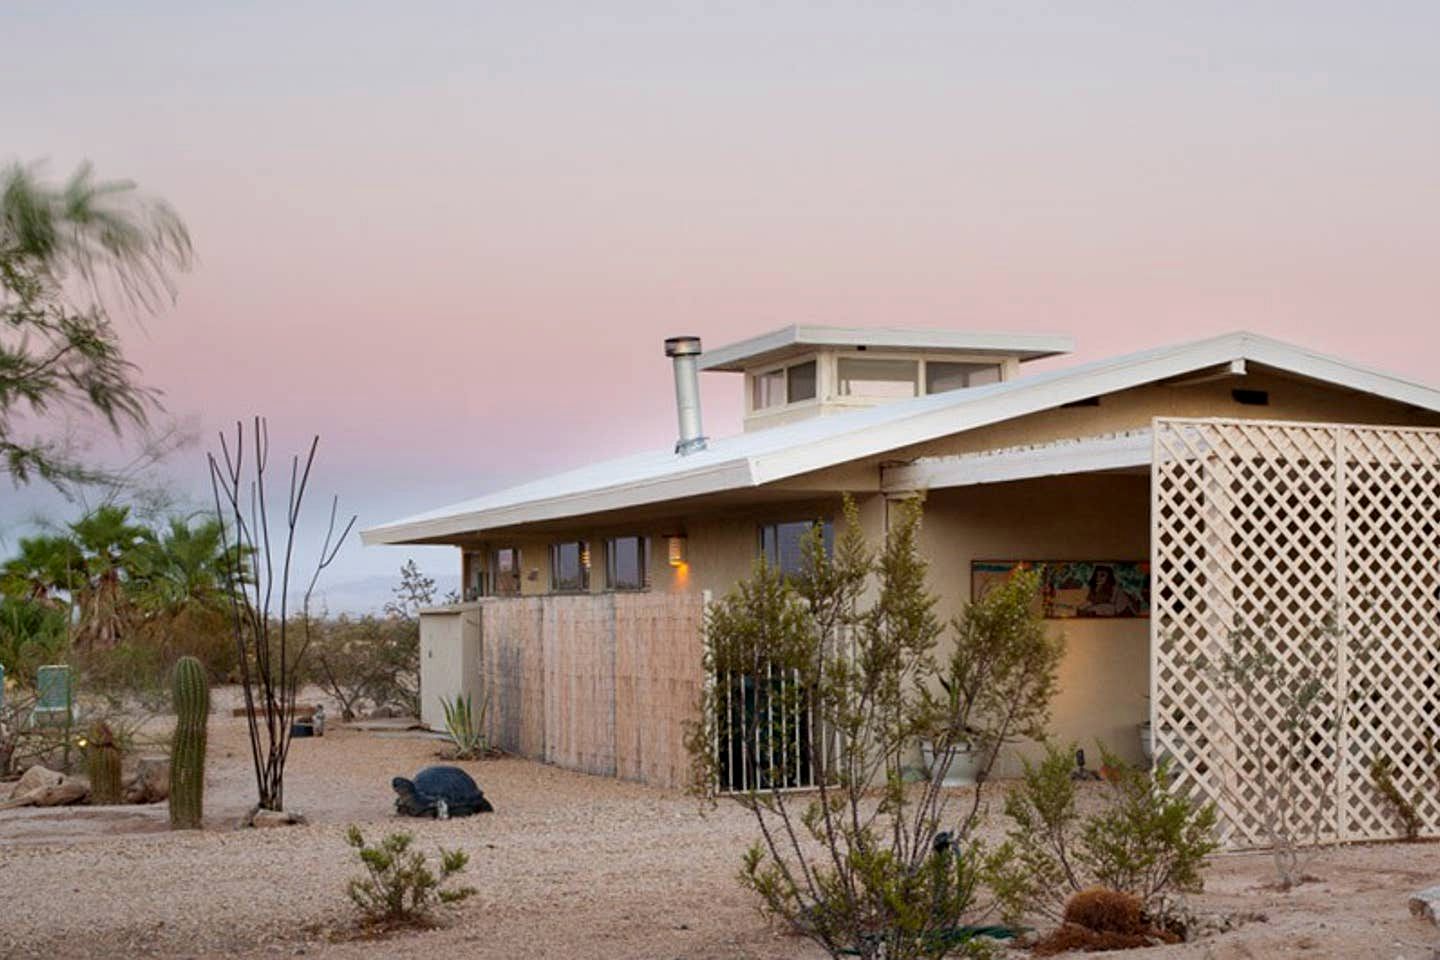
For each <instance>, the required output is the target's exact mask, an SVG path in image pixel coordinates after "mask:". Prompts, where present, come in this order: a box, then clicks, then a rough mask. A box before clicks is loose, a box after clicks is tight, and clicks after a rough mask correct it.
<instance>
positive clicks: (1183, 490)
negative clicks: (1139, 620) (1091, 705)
mask: <svg viewBox="0 0 1440 960" xmlns="http://www.w3.org/2000/svg"><path fill="white" fill-rule="evenodd" d="M1151 497H1152V503H1151V536H1152V549H1151V558H1152V569H1153V577H1154V583H1153V585H1152V602H1153V613H1152V620H1151V644H1150V648H1151V669H1150V684H1151V702H1150V709H1151V722H1152V725H1153V729H1154V737H1155V746H1156V750H1157V752H1159V753H1161V754H1163V755H1167V756H1169V757H1170V758H1171V762H1172V772H1173V774H1174V777H1175V782H1174V787H1175V789H1177V790H1182V791H1185V792H1188V793H1190V794H1191V795H1193V796H1197V797H1199V798H1203V799H1206V800H1210V801H1213V802H1214V803H1215V804H1216V805H1217V807H1218V808H1219V810H1220V812H1221V814H1222V817H1223V820H1224V824H1225V830H1226V837H1225V839H1226V842H1227V844H1228V845H1229V846H1231V847H1250V846H1261V845H1264V844H1265V843H1266V840H1265V837H1266V832H1267V831H1266V826H1265V823H1264V818H1265V816H1266V815H1267V812H1268V815H1270V816H1272V817H1273V816H1275V815H1276V812H1275V802H1274V801H1275V783H1276V780H1277V777H1280V776H1289V777H1292V778H1294V780H1293V782H1294V784H1295V789H1293V790H1291V791H1288V793H1289V794H1291V799H1293V801H1294V806H1293V808H1292V809H1289V810H1287V811H1283V813H1284V814H1285V815H1287V816H1290V817H1293V818H1295V820H1296V822H1303V823H1304V824H1306V825H1308V826H1309V827H1310V828H1312V829H1314V831H1315V833H1316V834H1317V835H1318V837H1319V838H1320V839H1322V840H1370V839H1384V838H1391V837H1394V836H1396V834H1397V829H1398V828H1397V818H1396V815H1395V811H1394V809H1393V806H1392V805H1391V804H1390V803H1389V801H1387V800H1386V799H1385V798H1384V797H1383V796H1382V795H1381V793H1380V792H1379V791H1378V790H1377V789H1376V785H1375V780H1374V777H1373V775H1372V770H1373V766H1374V764H1375V763H1376V762H1383V763H1384V764H1386V765H1388V769H1389V772H1390V776H1391V778H1392V780H1393V782H1394V784H1395V786H1396V787H1397V788H1398V789H1399V790H1400V791H1401V793H1402V794H1403V795H1404V796H1405V797H1407V798H1409V799H1410V800H1411V801H1412V802H1413V803H1414V804H1415V807H1416V811H1417V813H1418V815H1419V818H1420V823H1421V834H1422V835H1425V836H1437V835H1440V763H1437V760H1436V754H1435V750H1436V734H1437V732H1440V431H1437V430H1432V429H1416V428H1404V427H1369V426H1353V425H1345V424H1309V423H1283V422H1268V421H1253V420H1182V419H1159V420H1156V421H1155V424H1154V455H1153V458H1152V463H1151ZM1237 636H1242V637H1245V638H1248V639H1247V640H1246V642H1247V643H1249V644H1253V645H1254V648H1257V649H1263V651H1264V652H1265V655H1266V656H1267V657H1269V658H1270V660H1269V662H1270V664H1271V666H1272V667H1273V671H1272V673H1271V676H1272V677H1279V678H1280V681H1279V682H1270V683H1266V684H1261V685H1260V686H1259V687H1258V688H1255V689H1253V690H1251V691H1250V692H1249V694H1248V695H1246V696H1239V695H1237V693H1236V692H1235V688H1234V687H1233V685H1226V684H1223V683H1219V682H1217V680H1216V676H1215V674H1214V672H1213V669H1207V667H1206V664H1207V663H1208V664H1210V665H1213V664H1214V663H1215V662H1217V659H1218V658H1220V657H1221V656H1222V655H1223V654H1224V652H1225V651H1226V649H1227V648H1229V645H1230V644H1231V643H1232V641H1233V640H1234V639H1235V638H1236V637H1237ZM1292 682H1293V683H1295V684H1299V683H1302V682H1314V683H1315V684H1316V686H1317V689H1318V690H1319V691H1320V696H1318V697H1317V698H1316V700H1315V702H1314V703H1313V705H1312V706H1310V707H1309V708H1308V710H1307V711H1305V712H1304V715H1303V716H1301V720H1302V722H1301V723H1300V724H1298V725H1297V724H1295V723H1294V717H1295V711H1294V710H1293V709H1292V710H1290V711H1289V713H1287V707H1286V691H1287V689H1293V687H1287V684H1291V683H1292ZM1287 718H1288V719H1287ZM1267 794H1268V795H1269V797H1268V799H1269V801H1270V802H1268V803H1267V802H1266V800H1267V796H1266V795H1267ZM1306 835H1308V831H1307V834H1306Z"/></svg>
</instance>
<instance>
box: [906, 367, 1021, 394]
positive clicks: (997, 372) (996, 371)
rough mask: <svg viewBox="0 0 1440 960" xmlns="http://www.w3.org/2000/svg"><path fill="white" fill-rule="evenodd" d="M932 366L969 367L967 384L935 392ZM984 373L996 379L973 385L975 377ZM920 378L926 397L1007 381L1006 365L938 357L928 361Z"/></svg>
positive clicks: (966, 376) (966, 375)
mask: <svg viewBox="0 0 1440 960" xmlns="http://www.w3.org/2000/svg"><path fill="white" fill-rule="evenodd" d="M932 366H954V367H969V368H970V369H968V370H967V371H965V383H964V384H963V385H962V386H958V387H950V388H949V389H948V390H933V389H931V387H930V379H931V378H930V368H931V367H932ZM982 372H985V373H988V374H993V375H994V377H995V379H993V380H987V381H986V382H985V383H972V382H971V380H972V379H973V378H974V376H975V375H976V374H978V373H982ZM920 377H921V379H922V381H923V382H922V383H921V386H922V387H923V388H924V390H925V393H924V395H925V396H927V397H929V396H933V395H935V394H937V393H954V392H955V391H956V390H970V389H972V388H974V387H988V386H990V385H991V384H995V383H1000V382H1001V381H1003V380H1004V379H1005V364H1003V363H1000V362H995V363H990V362H986V361H979V360H960V359H955V360H951V359H948V358H947V359H940V358H938V357H937V358H934V359H926V361H925V365H924V368H923V369H922V370H921V371H920Z"/></svg>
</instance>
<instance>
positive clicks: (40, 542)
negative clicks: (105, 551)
mask: <svg viewBox="0 0 1440 960" xmlns="http://www.w3.org/2000/svg"><path fill="white" fill-rule="evenodd" d="M84 559H85V558H84V556H83V555H82V554H81V552H80V548H79V547H78V546H77V545H76V544H75V542H74V541H73V540H71V539H70V538H68V537H63V536H55V535H45V536H39V537H21V538H20V552H19V553H17V554H16V555H15V556H13V557H11V558H10V559H9V560H7V561H5V564H4V566H3V567H0V591H3V592H4V593H7V594H9V595H11V596H13V597H17V598H25V599H28V600H31V601H34V602H35V603H38V604H40V605H41V606H56V605H58V604H59V600H58V598H57V596H56V594H57V593H61V592H64V593H66V594H69V593H70V592H71V591H72V589H73V588H74V587H75V586H76V585H77V584H78V583H80V582H82V581H83V578H84Z"/></svg>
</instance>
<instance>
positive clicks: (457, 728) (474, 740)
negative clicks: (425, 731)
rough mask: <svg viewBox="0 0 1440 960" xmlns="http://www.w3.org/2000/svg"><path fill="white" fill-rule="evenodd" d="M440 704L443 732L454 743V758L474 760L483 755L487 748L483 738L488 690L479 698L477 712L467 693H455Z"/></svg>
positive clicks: (487, 710) (488, 710) (488, 703)
mask: <svg viewBox="0 0 1440 960" xmlns="http://www.w3.org/2000/svg"><path fill="white" fill-rule="evenodd" d="M440 705H441V706H442V707H443V708H444V709H445V732H446V734H448V735H449V737H450V742H451V743H452V744H454V745H455V759H456V760H474V759H475V758H476V757H480V756H483V755H484V754H485V752H486V751H487V750H488V749H489V743H488V742H487V741H486V739H485V716H486V714H488V713H489V712H490V693H489V691H488V690H487V691H486V693H485V696H484V697H482V698H481V700H480V710H479V712H478V713H477V712H476V711H475V708H474V705H473V704H472V702H471V698H470V694H468V693H467V694H464V695H459V694H457V695H456V697H455V699H454V700H453V701H452V700H442V701H441V702H440Z"/></svg>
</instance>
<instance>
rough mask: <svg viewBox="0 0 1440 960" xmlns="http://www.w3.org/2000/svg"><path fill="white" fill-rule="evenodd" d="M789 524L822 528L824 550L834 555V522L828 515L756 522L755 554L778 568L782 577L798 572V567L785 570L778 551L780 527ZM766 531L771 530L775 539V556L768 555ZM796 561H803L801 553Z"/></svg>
mask: <svg viewBox="0 0 1440 960" xmlns="http://www.w3.org/2000/svg"><path fill="white" fill-rule="evenodd" d="M789 526H806V527H820V528H821V529H822V531H823V532H822V534H821V535H822V536H823V538H824V543H825V552H826V553H827V554H829V555H830V556H834V554H835V523H834V521H833V520H831V519H830V518H829V517H810V518H806V519H802V520H776V521H770V522H766V523H760V524H757V525H756V528H755V534H756V536H755V541H756V543H755V546H756V552H757V554H758V555H759V556H761V557H763V558H764V559H765V563H766V564H767V565H768V566H770V567H772V568H773V569H775V570H778V571H779V572H780V575H781V576H782V577H785V578H789V577H793V576H795V575H796V574H797V573H798V572H799V568H797V569H795V570H786V569H785V564H784V559H785V558H784V557H783V556H782V555H781V551H780V544H781V540H780V528H781V527H789ZM767 531H773V536H774V540H775V556H774V557H773V558H772V557H771V556H770V554H769V551H768V549H767V546H766V532H767ZM806 532H807V533H808V531H806ZM801 536H802V537H803V536H804V533H802V534H801ZM796 562H797V563H803V562H804V556H803V554H802V555H801V556H800V557H797V558H796Z"/></svg>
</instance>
